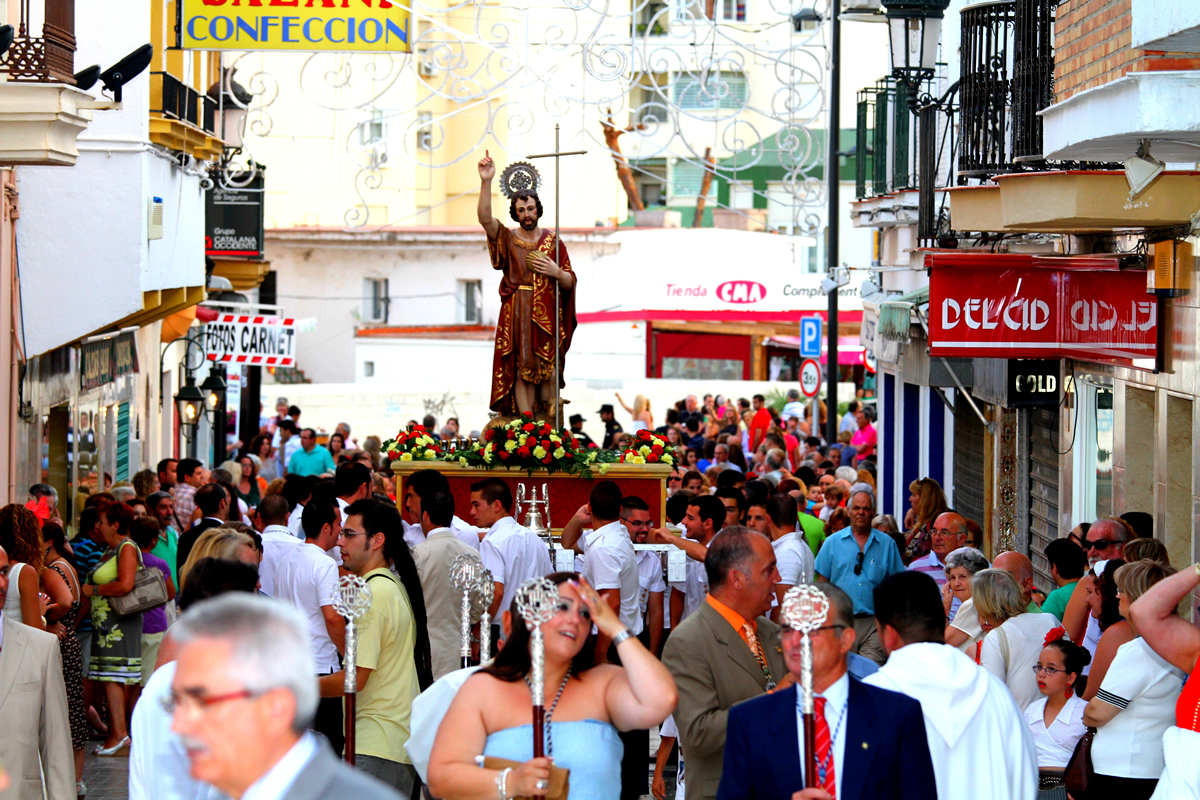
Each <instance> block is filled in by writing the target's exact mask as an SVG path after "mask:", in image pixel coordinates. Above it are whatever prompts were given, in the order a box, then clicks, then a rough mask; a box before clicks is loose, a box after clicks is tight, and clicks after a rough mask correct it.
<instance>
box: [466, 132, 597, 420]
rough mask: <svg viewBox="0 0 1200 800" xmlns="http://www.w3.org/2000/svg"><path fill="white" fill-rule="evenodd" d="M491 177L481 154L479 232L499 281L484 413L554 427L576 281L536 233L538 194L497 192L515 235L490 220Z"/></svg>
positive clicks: (548, 236) (547, 238) (547, 239)
mask: <svg viewBox="0 0 1200 800" xmlns="http://www.w3.org/2000/svg"><path fill="white" fill-rule="evenodd" d="M495 176H496V164H495V162H494V161H492V159H491V156H490V155H487V154H486V151H485V155H484V157H483V158H482V159H480V161H479V178H480V180H481V186H480V189H479V208H478V216H479V224H480V225H482V226H483V229H484V230H485V231H487V239H488V255H489V257H490V258H491V262H492V268H493V269H498V270H500V271H501V272H503V273H504V276H503V278H501V280H500V317H499V319H498V321H497V322H496V345H495V355H494V357H493V361H492V393H491V400H490V402H489V405H490V407H491V409H492V410H493V411H495V412H497V413H498V414H501V415H503V416H509V417H511V416H516V415H517V414H520V413H524V412H529V413H532V414H537V415H539V416H542V417H544V418H549V419H553V418H554V416H555V414H556V412H557V409H555V408H553V405H554V391H555V387H554V385H553V381H554V379H555V351H556V350H557V352H558V365H557V366H558V379H559V381H560V386H561V381H562V362H563V358H564V357H565V355H566V352H567V350H568V349H569V348H570V347H571V335H572V334H573V333H574V331H575V273H574V272H573V271H572V270H571V259H570V258H569V257H568V256H567V248H566V247H565V246H564V245H563V244H562V242H559V241H556V239H555V235H554V233H553V232H552V231H547V230H543V229H542V228H541V227H540V226H539V225H538V220H539V219H540V218H541V216H542V213H543V209H542V201H541V200H540V199H538V196H537V193H536V192H534V191H532V190H529V189H526V190H524V191H509V187H508V186H505V185H502V186H501V189H502V190H503V191H504V192H505V193H506V194H507V195H508V196H509V209H508V211H509V216H511V217H512V219H513V221H514V222H516V223H518V225H519V227H518V228H517V229H516V230H512V231H510V230H509V229H508V228H506V227H505V226H504V225H501V224H500V220H498V219H496V218H495V217H493V216H492V179H493V178H494V177H495ZM501 183H502V184H503V183H504V181H502V182H501ZM555 248H557V257H556V256H555V252H556V250H555ZM556 282H557V285H558V292H557V295H558V297H557V300H558V303H557V313H558V325H557V334H558V342H557V343H556V342H555V341H554V336H555V333H556V330H555V321H554V318H553V317H552V316H551V314H553V313H554V312H553V311H552V310H551V309H555V307H556V303H555V299H556V298H555V283H556Z"/></svg>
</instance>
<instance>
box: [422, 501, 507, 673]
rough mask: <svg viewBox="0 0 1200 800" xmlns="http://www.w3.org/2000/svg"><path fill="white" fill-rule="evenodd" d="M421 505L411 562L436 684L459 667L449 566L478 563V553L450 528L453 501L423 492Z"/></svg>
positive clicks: (457, 597) (457, 614) (458, 613)
mask: <svg viewBox="0 0 1200 800" xmlns="http://www.w3.org/2000/svg"><path fill="white" fill-rule="evenodd" d="M420 505H421V508H420V512H421V519H420V522H421V529H422V530H423V531H424V532H425V541H423V542H421V543H420V544H419V545H417V546H416V547H415V548H413V560H414V561H415V562H416V563H417V572H418V573H419V574H420V576H421V591H422V592H423V593H424V594H425V617H426V624H427V627H428V629H429V651H430V657H431V660H432V664H433V679H434V680H437V679H438V678H440V677H442V676H443V675H445V674H447V673H449V672H453V671H454V670H456V669H459V668H460V667H461V666H462V661H461V653H462V633H461V631H462V592H460V591H459V590H458V589H456V588H455V587H454V584H453V583H452V582H451V581H450V565H451V564H453V563H454V560H455V559H456V558H458V557H459V556H467V557H469V558H472V559H474V560H475V561H479V553H478V552H477V551H476V550H474V549H473V548H472V547H471V546H470V545H468V544H465V543H463V542H462V541H460V540H459V539H458V537H457V536H456V535H455V533H454V531H453V530H452V529H451V528H450V523H451V521H452V520H453V519H454V498H453V497H451V496H450V494H449V493H448V492H444V491H442V490H440V489H435V490H432V491H427V492H424V493H422V494H421V495H420ZM488 599H489V600H490V599H491V598H488ZM472 606H473V608H474V609H475V611H474V616H473V618H472V622H474V621H476V620H478V618H479V617H478V610H477V609H478V606H477V604H472ZM484 658H485V659H486V655H485V656H484Z"/></svg>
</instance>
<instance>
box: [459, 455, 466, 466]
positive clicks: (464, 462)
mask: <svg viewBox="0 0 1200 800" xmlns="http://www.w3.org/2000/svg"><path fill="white" fill-rule="evenodd" d="M458 463H459V466H463V467H465V466H466V465H467V460H466V459H465V458H463V457H462V456H459V457H458Z"/></svg>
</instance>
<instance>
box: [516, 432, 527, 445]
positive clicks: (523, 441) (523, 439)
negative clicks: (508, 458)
mask: <svg viewBox="0 0 1200 800" xmlns="http://www.w3.org/2000/svg"><path fill="white" fill-rule="evenodd" d="M528 441H529V437H528V436H527V435H526V434H524V433H522V434H521V438H520V439H518V440H517V442H518V443H519V444H520V445H521V447H524V446H525V443H526V442H528Z"/></svg>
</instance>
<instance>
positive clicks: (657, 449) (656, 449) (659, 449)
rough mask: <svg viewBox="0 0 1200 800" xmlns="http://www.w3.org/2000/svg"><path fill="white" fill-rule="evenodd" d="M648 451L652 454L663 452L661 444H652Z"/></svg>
mask: <svg viewBox="0 0 1200 800" xmlns="http://www.w3.org/2000/svg"><path fill="white" fill-rule="evenodd" d="M650 452H651V453H654V455H656V456H661V455H662V454H663V449H662V445H661V444H656V445H654V446H653V447H651V448H650Z"/></svg>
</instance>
